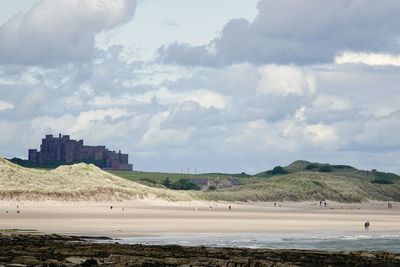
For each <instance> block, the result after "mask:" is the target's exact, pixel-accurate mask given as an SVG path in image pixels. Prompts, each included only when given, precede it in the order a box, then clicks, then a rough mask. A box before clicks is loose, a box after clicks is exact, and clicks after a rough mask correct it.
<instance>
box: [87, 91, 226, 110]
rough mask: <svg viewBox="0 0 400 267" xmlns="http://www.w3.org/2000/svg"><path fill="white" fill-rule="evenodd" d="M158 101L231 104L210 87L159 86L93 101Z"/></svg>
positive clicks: (220, 106)
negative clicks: (141, 92) (140, 91)
mask: <svg viewBox="0 0 400 267" xmlns="http://www.w3.org/2000/svg"><path fill="white" fill-rule="evenodd" d="M153 101H157V102H158V103H160V104H162V105H175V104H182V103H184V102H195V103H197V104H198V105H199V106H201V107H203V108H211V107H212V108H216V109H225V108H226V107H227V106H228V104H229V99H228V97H226V96H224V95H222V94H219V93H217V92H214V91H211V90H208V89H198V90H191V91H186V92H182V91H172V90H170V89H167V88H164V87H162V88H159V89H158V90H152V91H148V92H145V93H143V94H133V93H130V94H124V95H122V96H119V97H111V96H109V95H103V96H96V97H94V101H93V102H92V103H91V104H92V105H94V106H101V107H110V106H124V105H139V104H149V103H152V102H153Z"/></svg>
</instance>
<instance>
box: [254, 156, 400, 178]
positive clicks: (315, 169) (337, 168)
mask: <svg viewBox="0 0 400 267" xmlns="http://www.w3.org/2000/svg"><path fill="white" fill-rule="evenodd" d="M299 172H306V173H330V174H333V175H335V176H342V177H348V178H358V179H361V180H363V181H370V182H373V183H378V184H396V183H400V176H398V175H396V174H394V173H386V172H380V171H376V170H373V171H366V170H359V169H356V168H354V167H352V166H349V165H333V164H329V163H318V162H309V161H305V160H297V161H294V162H293V163H291V164H289V165H288V166H286V167H281V166H276V167H275V168H273V169H272V170H268V171H263V172H260V173H257V174H256V175H255V176H256V177H273V176H274V175H280V174H295V173H299Z"/></svg>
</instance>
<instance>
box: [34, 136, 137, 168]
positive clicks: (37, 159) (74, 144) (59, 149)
mask: <svg viewBox="0 0 400 267" xmlns="http://www.w3.org/2000/svg"><path fill="white" fill-rule="evenodd" d="M28 158H29V161H31V162H33V163H35V164H42V165H54V164H72V163H76V162H86V163H93V164H95V165H97V166H98V167H100V168H103V169H113V170H124V171H132V164H129V163H128V154H122V153H121V150H120V151H119V152H115V151H110V150H108V149H107V148H106V147H105V146H85V145H83V140H79V141H77V140H73V139H70V137H69V135H61V134H59V136H58V137H54V136H53V135H52V134H48V135H46V137H45V138H44V139H42V144H41V145H40V151H37V149H29V151H28Z"/></svg>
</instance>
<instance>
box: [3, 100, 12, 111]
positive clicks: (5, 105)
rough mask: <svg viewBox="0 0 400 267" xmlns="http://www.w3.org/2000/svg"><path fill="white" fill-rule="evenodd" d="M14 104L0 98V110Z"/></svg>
mask: <svg viewBox="0 0 400 267" xmlns="http://www.w3.org/2000/svg"><path fill="white" fill-rule="evenodd" d="M13 108H14V104H12V103H9V102H6V101H3V100H0V110H6V109H13Z"/></svg>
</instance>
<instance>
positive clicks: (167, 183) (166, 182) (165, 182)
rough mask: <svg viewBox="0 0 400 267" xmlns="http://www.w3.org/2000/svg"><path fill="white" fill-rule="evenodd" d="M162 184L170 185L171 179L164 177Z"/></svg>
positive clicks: (168, 186)
mask: <svg viewBox="0 0 400 267" xmlns="http://www.w3.org/2000/svg"><path fill="white" fill-rule="evenodd" d="M162 184H163V185H164V186H165V187H167V188H170V187H171V181H170V180H169V178H168V177H167V178H165V179H164V181H163V182H162Z"/></svg>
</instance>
